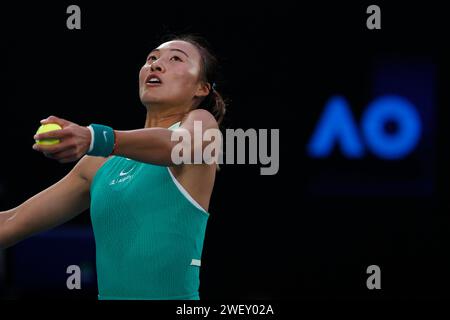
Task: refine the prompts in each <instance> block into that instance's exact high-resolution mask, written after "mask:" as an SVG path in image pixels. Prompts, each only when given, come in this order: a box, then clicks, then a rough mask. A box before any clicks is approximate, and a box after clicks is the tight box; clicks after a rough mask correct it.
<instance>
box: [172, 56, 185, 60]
mask: <svg viewBox="0 0 450 320" xmlns="http://www.w3.org/2000/svg"><path fill="white" fill-rule="evenodd" d="M170 60H173V61H183V60H181V58H180V57H179V56H173V57H172V58H170Z"/></svg>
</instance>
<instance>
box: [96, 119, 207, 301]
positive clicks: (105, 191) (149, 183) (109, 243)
mask: <svg viewBox="0 0 450 320" xmlns="http://www.w3.org/2000/svg"><path fill="white" fill-rule="evenodd" d="M178 126H179V123H176V124H175V125H173V126H172V127H170V128H169V129H172V128H176V127H178ZM90 192H91V207H90V212H91V221H92V227H93V231H94V238H95V247H96V265H97V281H98V292H99V295H98V298H99V300H104V299H107V300H110V299H120V300H128V299H132V300H141V299H142V300H144V299H148V300H150V299H152V300H153V299H155V300H171V299H177V300H178V299H179V300H184V299H189V300H199V299H200V298H199V292H198V289H199V286H200V265H201V256H202V249H203V242H204V237H205V231H206V225H207V221H208V218H209V213H208V212H206V211H205V210H204V209H203V208H202V207H201V206H200V205H199V204H198V203H197V202H196V201H195V200H194V199H193V198H192V197H191V196H190V195H189V194H188V193H187V191H186V190H185V189H184V188H183V187H182V186H181V185H180V184H179V183H178V181H177V180H176V179H175V177H174V176H173V175H172V173H171V172H170V171H169V168H168V167H164V166H157V165H152V164H147V163H143V162H138V161H134V160H131V159H128V158H124V157H119V156H112V157H111V158H109V159H108V160H107V161H106V162H105V163H104V164H103V165H102V166H101V167H100V168H99V169H98V170H97V173H96V174H95V176H94V179H93V181H92V184H91V190H90Z"/></svg>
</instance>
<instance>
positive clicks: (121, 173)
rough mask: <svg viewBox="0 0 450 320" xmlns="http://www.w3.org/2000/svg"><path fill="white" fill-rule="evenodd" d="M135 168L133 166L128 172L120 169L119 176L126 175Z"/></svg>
mask: <svg viewBox="0 0 450 320" xmlns="http://www.w3.org/2000/svg"><path fill="white" fill-rule="evenodd" d="M133 169H134V167H133V168H131V169H130V170H128V171H127V172H123V170H122V171H120V173H119V176H124V175H126V174H128V173H130V172H131V171H132V170H133Z"/></svg>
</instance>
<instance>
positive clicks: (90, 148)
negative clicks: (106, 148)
mask: <svg viewBox="0 0 450 320" xmlns="http://www.w3.org/2000/svg"><path fill="white" fill-rule="evenodd" d="M87 128H88V129H89V131H90V132H91V144H90V146H89V150H88V151H87V152H91V151H92V149H93V148H94V129H92V127H91V126H88V127H87Z"/></svg>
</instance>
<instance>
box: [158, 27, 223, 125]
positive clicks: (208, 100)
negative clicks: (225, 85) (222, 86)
mask: <svg viewBox="0 0 450 320" xmlns="http://www.w3.org/2000/svg"><path fill="white" fill-rule="evenodd" d="M174 40H180V41H186V42H188V43H190V44H192V45H193V46H194V47H196V48H197V50H198V51H199V52H200V57H201V64H200V79H201V80H202V81H205V82H206V83H209V84H210V86H211V87H210V90H209V94H208V95H207V96H206V97H204V98H203V99H202V101H201V102H200V103H199V105H198V107H197V108H201V109H205V110H208V111H209V112H211V114H212V115H213V116H214V118H216V120H217V123H218V124H219V125H220V123H221V122H222V120H223V117H224V115H225V112H226V106H227V104H226V102H225V100H224V99H223V98H222V95H221V94H220V93H219V92H218V91H217V88H216V87H217V81H218V80H219V79H218V75H219V74H218V73H219V72H218V71H219V62H218V60H217V58H216V57H215V56H214V54H213V53H212V51H211V49H210V46H209V44H208V42H207V41H206V40H205V39H204V38H202V37H201V36H198V35H194V34H184V35H170V36H168V37H165V39H164V40H163V41H165V42H167V41H174Z"/></svg>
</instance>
